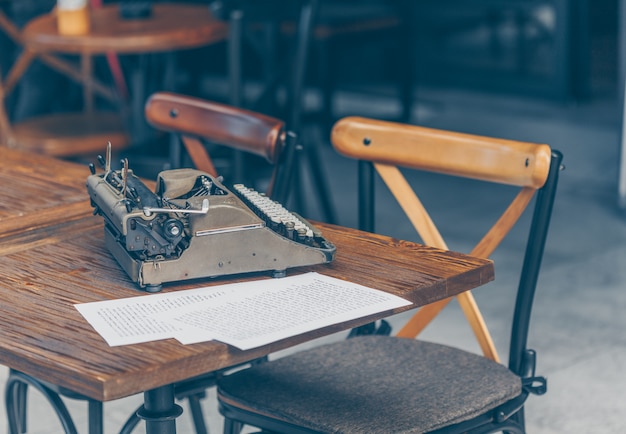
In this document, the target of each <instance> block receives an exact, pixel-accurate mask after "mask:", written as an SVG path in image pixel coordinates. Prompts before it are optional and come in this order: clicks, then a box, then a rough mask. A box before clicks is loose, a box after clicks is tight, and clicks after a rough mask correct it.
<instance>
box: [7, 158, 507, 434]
mask: <svg viewBox="0 0 626 434" xmlns="http://www.w3.org/2000/svg"><path fill="white" fill-rule="evenodd" d="M88 174H89V171H88V169H87V167H82V166H77V165H74V164H72V163H68V162H61V161H57V160H54V159H51V158H47V157H42V156H34V155H27V154H24V153H21V152H18V151H12V150H8V149H6V148H0V183H1V184H2V186H3V188H2V190H1V191H0V256H1V260H0V275H2V279H0V304H1V305H2V315H0V364H3V365H6V366H9V367H10V368H14V369H16V370H18V371H21V372H23V373H25V374H28V375H31V376H33V377H36V378H38V379H41V380H44V381H47V382H50V383H53V384H56V385H59V386H62V387H65V388H68V389H70V390H73V391H75V392H78V393H80V394H83V395H86V396H88V397H90V398H92V399H95V400H99V401H108V400H113V399H117V398H122V397H125V396H129V395H133V394H137V393H139V392H145V393H144V398H145V402H146V407H147V406H148V404H147V403H148V402H149V400H151V399H158V400H159V402H161V403H163V402H165V403H166V404H167V406H171V407H173V406H174V397H173V388H172V387H171V386H169V385H171V384H172V383H175V382H178V381H182V380H185V379H188V378H191V377H194V376H196V375H199V374H202V373H205V372H208V371H212V370H216V369H221V368H225V367H229V366H232V365H235V364H238V363H242V362H246V361H249V360H252V359H255V358H258V357H261V356H264V355H267V354H269V353H272V352H275V351H278V350H281V349H284V348H288V347H291V346H294V345H297V344H300V343H303V342H306V341H309V340H312V339H314V338H318V337H321V336H325V335H329V334H331V333H335V332H339V331H342V330H346V329H349V328H352V327H355V326H359V325H362V324H366V323H368V322H370V321H373V320H375V319H380V318H383V317H386V316H389V315H391V314H395V313H398V312H400V311H403V310H407V309H410V308H414V307H417V306H421V305H424V304H427V303H431V302H433V301H436V300H439V299H441V298H443V297H449V296H452V295H455V294H458V293H460V292H462V291H465V290H468V289H471V288H474V287H477V286H480V285H482V284H484V283H487V282H489V281H491V280H492V279H493V278H494V270H493V264H492V262H491V261H487V260H482V259H477V258H472V257H469V256H466V255H463V254H459V253H453V252H446V251H442V250H438V249H434V248H429V247H425V246H422V245H419V244H415V243H410V242H404V241H399V240H395V239H392V238H388V237H384V236H380V235H374V234H369V233H365V232H360V231H357V230H354V229H348V228H344V227H339V226H333V225H326V224H319V226H318V227H319V228H320V229H321V230H322V232H323V234H324V236H325V238H327V239H329V240H330V241H331V242H333V243H334V244H335V245H336V246H337V255H336V260H335V261H334V262H332V263H331V264H327V265H318V266H313V267H305V268H303V269H301V270H297V271H294V270H292V271H290V274H293V273H296V272H301V271H302V272H304V271H316V272H319V273H322V274H326V275H329V276H333V277H337V278H341V279H346V280H349V281H353V282H357V283H360V284H364V285H367V286H371V287H374V288H377V289H380V290H383V291H387V292H390V293H393V294H396V295H399V296H401V297H404V298H406V299H408V300H410V301H411V302H412V303H413V305H412V306H409V307H406V308H401V309H395V310H393V311H386V312H382V313H380V314H377V315H371V316H369V317H366V318H360V319H358V320H354V321H348V322H345V323H341V324H336V325H333V326H329V327H324V328H322V329H319V330H315V331H313V332H310V333H305V334H302V335H299V336H295V337H292V338H288V339H284V340H281V341H279V342H275V343H272V344H270V345H266V346H263V347H260V348H256V349H253V350H250V351H241V350H238V349H236V348H233V347H230V346H228V345H226V344H223V343H219V342H213V341H211V342H204V343H200V344H194V345H186V346H185V345H181V344H180V343H178V342H177V341H176V340H174V339H169V340H163V341H156V342H149V343H144V344H138V345H129V346H122V347H109V346H108V345H107V344H106V343H105V341H104V340H103V339H102V338H101V337H100V335H98V334H97V333H96V332H95V331H94V329H93V328H92V327H91V326H90V325H89V324H88V323H87V321H86V320H85V319H84V318H83V317H82V316H81V315H80V314H79V313H78V311H77V310H76V309H75V307H74V304H76V303H85V302H92V301H99V300H107V299H114V298H120V297H129V296H137V295H141V294H142V293H141V292H139V291H138V290H137V287H136V285H135V284H134V283H133V282H131V281H130V280H129V279H128V277H127V276H126V274H125V273H124V272H123V271H122V270H121V268H120V267H119V266H118V265H117V263H116V262H115V261H114V259H113V258H112V257H111V256H110V255H109V253H108V251H107V250H106V248H105V246H104V243H103V221H102V219H101V218H100V217H98V216H93V215H91V208H90V206H89V200H88V196H87V193H86V189H85V180H86V177H87V175H88ZM240 280H241V279H240ZM232 281H235V280H234V279H219V280H205V281H202V282H195V283H193V284H192V283H188V282H187V283H181V284H172V285H165V286H164V289H163V291H176V290H180V289H188V288H192V287H197V286H204V285H215V284H219V283H224V282H232ZM146 424H147V429H148V432H149V433H155V432H159V433H161V432H168V433H169V432H175V422H174V420H169V421H150V420H147V421H146Z"/></svg>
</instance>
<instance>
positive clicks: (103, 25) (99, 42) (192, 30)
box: [23, 3, 228, 55]
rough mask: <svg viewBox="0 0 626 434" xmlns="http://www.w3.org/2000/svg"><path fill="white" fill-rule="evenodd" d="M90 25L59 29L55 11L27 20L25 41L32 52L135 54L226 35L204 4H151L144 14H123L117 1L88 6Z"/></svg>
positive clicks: (197, 44)
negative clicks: (77, 30) (71, 31)
mask: <svg viewBox="0 0 626 434" xmlns="http://www.w3.org/2000/svg"><path fill="white" fill-rule="evenodd" d="M90 18H91V30H90V32H89V33H87V34H85V35H79V36H66V35H60V34H59V32H58V31H57V22H56V14H55V12H54V11H53V12H51V13H49V14H46V15H42V16H39V17H37V18H34V19H33V20H32V21H30V22H29V23H28V24H27V25H26V26H25V27H24V30H23V42H24V44H25V45H26V46H28V48H29V49H31V50H34V51H36V52H61V53H75V54H92V55H94V54H104V53H107V52H111V51H113V52H116V53H120V54H123V53H126V54H132V53H134V54H138V53H148V52H150V53H154V52H163V51H171V50H182V49H189V48H196V47H201V46H205V45H210V44H213V43H215V42H218V41H222V40H224V39H226V37H227V36H228V24H227V23H226V22H224V21H220V20H218V19H217V18H215V17H214V16H213V15H212V14H211V12H210V10H209V7H208V6H207V5H195V4H184V3H183V4H174V3H172V4H167V3H162V4H154V5H153V6H152V14H151V16H150V17H148V18H141V19H123V18H121V17H120V14H119V8H118V6H117V5H105V6H102V7H101V8H97V9H92V10H91V11H90Z"/></svg>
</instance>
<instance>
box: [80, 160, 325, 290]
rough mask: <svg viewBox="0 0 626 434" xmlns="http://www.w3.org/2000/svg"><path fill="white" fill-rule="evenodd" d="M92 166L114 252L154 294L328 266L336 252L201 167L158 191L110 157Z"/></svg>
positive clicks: (261, 199) (312, 231)
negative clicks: (186, 283) (218, 279)
mask: <svg viewBox="0 0 626 434" xmlns="http://www.w3.org/2000/svg"><path fill="white" fill-rule="evenodd" d="M99 160H100V164H101V165H102V166H103V171H102V173H96V172H97V170H96V168H95V166H94V165H90V168H91V173H92V174H91V175H90V176H88V178H87V190H88V192H89V196H90V198H91V204H92V206H93V207H94V213H96V214H99V215H101V216H102V217H103V218H104V231H105V242H106V246H107V248H108V249H109V251H110V252H111V254H112V255H113V256H114V257H115V259H116V260H117V262H119V264H120V265H121V266H122V268H123V269H124V270H125V271H126V273H127V274H128V275H129V276H130V278H131V279H132V280H133V281H135V282H136V283H137V284H138V285H139V287H141V288H144V289H145V290H147V291H149V292H156V291H159V290H160V289H161V286H162V284H163V283H166V282H175V281H181V280H187V279H196V278H205V277H215V276H223V275H231V274H240V273H250V272H263V271H269V272H271V273H272V275H273V276H274V277H281V276H284V275H285V274H286V270H287V269H288V268H292V267H299V266H305V265H313V264H321V263H327V262H330V261H332V260H333V258H334V255H335V250H336V249H335V246H334V245H332V244H331V243H330V242H328V241H327V240H326V239H324V237H323V236H322V234H321V233H320V231H319V230H318V229H316V228H315V227H314V226H313V225H311V224H310V223H308V222H307V221H306V220H305V219H303V218H302V217H300V216H298V215H297V214H295V213H292V212H289V211H287V210H286V209H285V208H284V207H283V206H282V205H280V204H279V203H276V202H274V201H272V200H271V199H270V198H268V197H266V196H264V195H263V194H260V193H258V192H256V191H255V190H253V189H250V188H247V187H245V186H244V185H241V184H237V185H233V186H232V188H227V187H226V186H225V185H224V184H223V182H222V180H221V179H220V178H214V177H211V176H210V175H208V174H206V173H204V172H201V171H198V170H195V169H177V170H166V171H163V172H161V173H160V174H159V175H158V178H157V181H156V189H155V192H152V190H150V189H149V188H148V187H147V186H146V185H145V184H144V183H143V182H142V181H141V180H140V179H139V178H138V177H137V176H135V175H134V174H133V172H132V170H130V169H129V168H128V161H127V160H124V161H123V162H122V167H121V168H120V169H118V170H112V169H111V166H110V151H108V152H107V157H106V159H104V158H100V159H99Z"/></svg>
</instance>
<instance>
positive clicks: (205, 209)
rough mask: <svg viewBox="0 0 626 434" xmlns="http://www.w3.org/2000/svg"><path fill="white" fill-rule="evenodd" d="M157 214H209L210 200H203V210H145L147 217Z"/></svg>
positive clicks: (145, 208) (148, 208) (146, 208)
mask: <svg viewBox="0 0 626 434" xmlns="http://www.w3.org/2000/svg"><path fill="white" fill-rule="evenodd" d="M155 212H165V213H170V212H175V213H185V214H206V213H208V212H209V199H203V200H202V208H201V209H176V208H150V207H147V206H146V207H144V208H143V215H145V216H146V217H150V216H151V215H152V213H155Z"/></svg>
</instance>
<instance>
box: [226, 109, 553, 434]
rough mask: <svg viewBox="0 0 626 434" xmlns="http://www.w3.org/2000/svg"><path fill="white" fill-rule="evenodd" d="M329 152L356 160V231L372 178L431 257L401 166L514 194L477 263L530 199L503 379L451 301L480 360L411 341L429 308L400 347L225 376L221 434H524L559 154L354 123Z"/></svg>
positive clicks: (333, 349)
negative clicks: (246, 429)
mask: <svg viewBox="0 0 626 434" xmlns="http://www.w3.org/2000/svg"><path fill="white" fill-rule="evenodd" d="M332 143H333V145H334V147H335V149H336V150H337V151H338V152H339V153H341V154H343V155H345V156H348V157H351V158H355V159H357V160H359V167H360V170H359V172H360V173H359V176H360V181H359V190H360V191H359V198H360V216H361V222H362V223H361V224H362V225H363V226H369V227H370V228H373V217H372V216H373V210H374V202H373V187H374V176H373V175H374V170H376V171H377V172H378V173H379V175H380V176H381V178H382V179H383V181H384V182H385V184H386V185H387V186H388V187H389V188H390V189H391V191H392V193H393V194H394V196H395V197H396V199H397V200H398V201H399V203H400V205H401V207H402V208H403V210H404V212H405V213H406V214H407V216H408V217H409V219H410V220H411V222H412V223H413V225H414V226H415V227H416V229H417V230H418V232H419V234H420V235H421V237H422V238H423V240H424V243H425V244H429V245H432V246H435V247H439V248H444V249H445V248H446V245H445V243H444V241H443V238H442V237H441V235H440V233H439V231H438V230H437V228H436V226H435V225H434V223H433V221H432V220H431V218H430V217H429V215H428V213H427V212H426V210H425V208H424V206H423V205H422V202H421V201H420V200H419V198H418V197H417V196H416V194H415V193H414V191H413V189H412V188H411V186H410V185H409V183H408V182H407V180H406V178H405V177H404V175H403V173H402V172H401V171H400V167H402V168H404V169H415V170H418V171H427V172H436V173H439V174H443V175H450V176H453V177H461V178H469V179H477V180H481V181H485V182H488V183H495V184H506V185H510V186H516V187H519V188H520V190H519V193H518V194H517V196H515V198H514V199H513V200H512V202H511V203H510V204H509V205H508V207H506V208H505V211H504V213H503V214H502V215H501V216H500V217H499V218H498V219H497V220H496V223H495V224H494V225H493V226H492V227H491V228H490V229H489V230H488V231H487V234H486V235H485V237H484V238H483V239H482V240H481V241H480V242H479V243H478V244H477V246H476V247H475V248H474V249H473V250H472V254H473V255H475V256H479V257H488V256H489V255H490V254H491V253H492V251H493V250H494V249H495V248H496V246H497V245H498V244H499V243H500V241H501V240H502V239H503V238H504V237H505V235H506V234H507V233H508V232H509V230H510V229H511V228H512V227H513V226H514V225H515V224H516V222H517V221H518V219H519V218H520V216H521V215H522V213H523V211H524V209H525V208H526V207H527V205H528V204H529V203H530V202H531V198H532V197H533V196H536V198H535V209H534V213H533V216H532V222H531V224H530V228H529V229H528V241H527V247H526V254H525V258H524V263H523V266H522V270H521V274H520V280H519V287H518V291H517V295H516V300H515V309H514V317H513V321H512V328H511V330H510V333H511V342H510V348H509V362H508V368H507V367H505V366H504V365H502V364H500V363H499V362H498V361H497V355H496V352H495V349H494V348H493V344H492V342H491V339H490V337H489V335H488V333H487V329H486V328H485V327H484V322H483V321H482V317H481V315H480V312H479V311H478V310H477V308H476V303H475V302H474V300H473V298H472V296H471V293H469V292H467V293H464V294H463V295H462V296H459V297H458V298H459V301H460V302H461V305H462V306H463V310H464V311H465V313H466V315H467V316H468V317H469V318H470V322H471V323H472V326H473V328H474V329H475V331H476V334H477V335H478V336H479V340H480V342H481V346H482V347H483V349H484V351H485V354H486V356H482V355H478V354H474V353H472V352H468V351H466V350H461V349H458V348H453V347H451V346H447V345H441V344H437V343H431V342H425V341H421V340H416V339H413V337H414V336H415V335H416V334H417V332H418V331H419V329H420V328H421V324H422V323H423V322H424V321H423V319H424V317H427V318H430V317H431V316H432V314H433V312H436V311H438V310H439V309H440V308H441V307H442V306H443V305H445V304H446V302H447V301H444V302H441V303H436V304H433V305H427V307H426V309H424V310H420V311H418V313H417V314H416V315H417V319H416V320H412V321H410V322H409V325H407V326H406V327H405V328H404V329H402V330H401V331H400V332H399V334H398V336H360V337H355V338H350V339H346V340H344V341H340V342H337V343H333V344H328V345H323V346H320V347H317V348H313V349H311V350H307V351H303V352H300V353H297V354H294V355H292V356H287V357H284V358H281V359H278V360H275V361H270V362H268V363H264V364H263V365H259V366H256V367H253V368H250V369H247V370H243V371H240V372H237V373H234V374H231V375H228V376H225V377H224V378H222V379H221V380H219V381H218V400H219V406H220V411H221V413H222V414H223V415H224V416H225V418H226V421H225V429H224V432H225V433H236V432H239V430H240V428H241V427H242V425H243V424H250V425H254V426H257V427H260V428H262V429H264V430H269V431H272V432H282V433H287V432H289V433H312V432H369V433H391V432H437V433H444V432H445V433H448V432H464V433H465V432H495V431H501V430H503V431H505V432H523V431H524V417H523V405H524V402H525V400H526V398H527V396H528V395H529V394H531V393H533V394H542V393H544V392H545V391H546V380H545V378H543V377H540V376H536V374H535V357H536V355H535V352H534V351H533V350H531V349H528V348H527V346H526V345H527V333H528V328H529V321H530V314H531V307H532V302H533V297H534V293H535V287H536V283H537V278H538V274H539V269H540V265H541V261H542V255H543V250H544V246H545V241H546V237H547V233H548V226H549V221H550V216H551V212H552V205H553V201H554V197H555V190H556V185H557V180H558V174H559V169H560V166H561V159H562V156H561V154H560V153H559V152H558V151H553V150H551V149H550V147H549V146H548V145H539V144H533V143H525V142H518V141H511V140H501V139H495V138H489V137H481V136H475V135H468V134H460V133H454V132H448V131H441V130H435V129H429V128H423V127H418V126H410V125H405V124H398V123H391V122H384V121H377V120H371V119H365V118H357V117H351V118H344V119H342V120H340V121H339V122H338V123H336V124H335V126H334V127H333V131H332ZM466 184H467V183H458V184H455V185H458V186H459V187H461V186H462V185H466ZM535 193H536V194H535ZM505 206H506V205H505ZM418 265H419V264H416V266H418ZM442 289H443V288H442ZM422 312H426V314H423V313H422ZM416 323H417V324H418V326H415V324H416ZM494 359H495V360H494Z"/></svg>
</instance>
